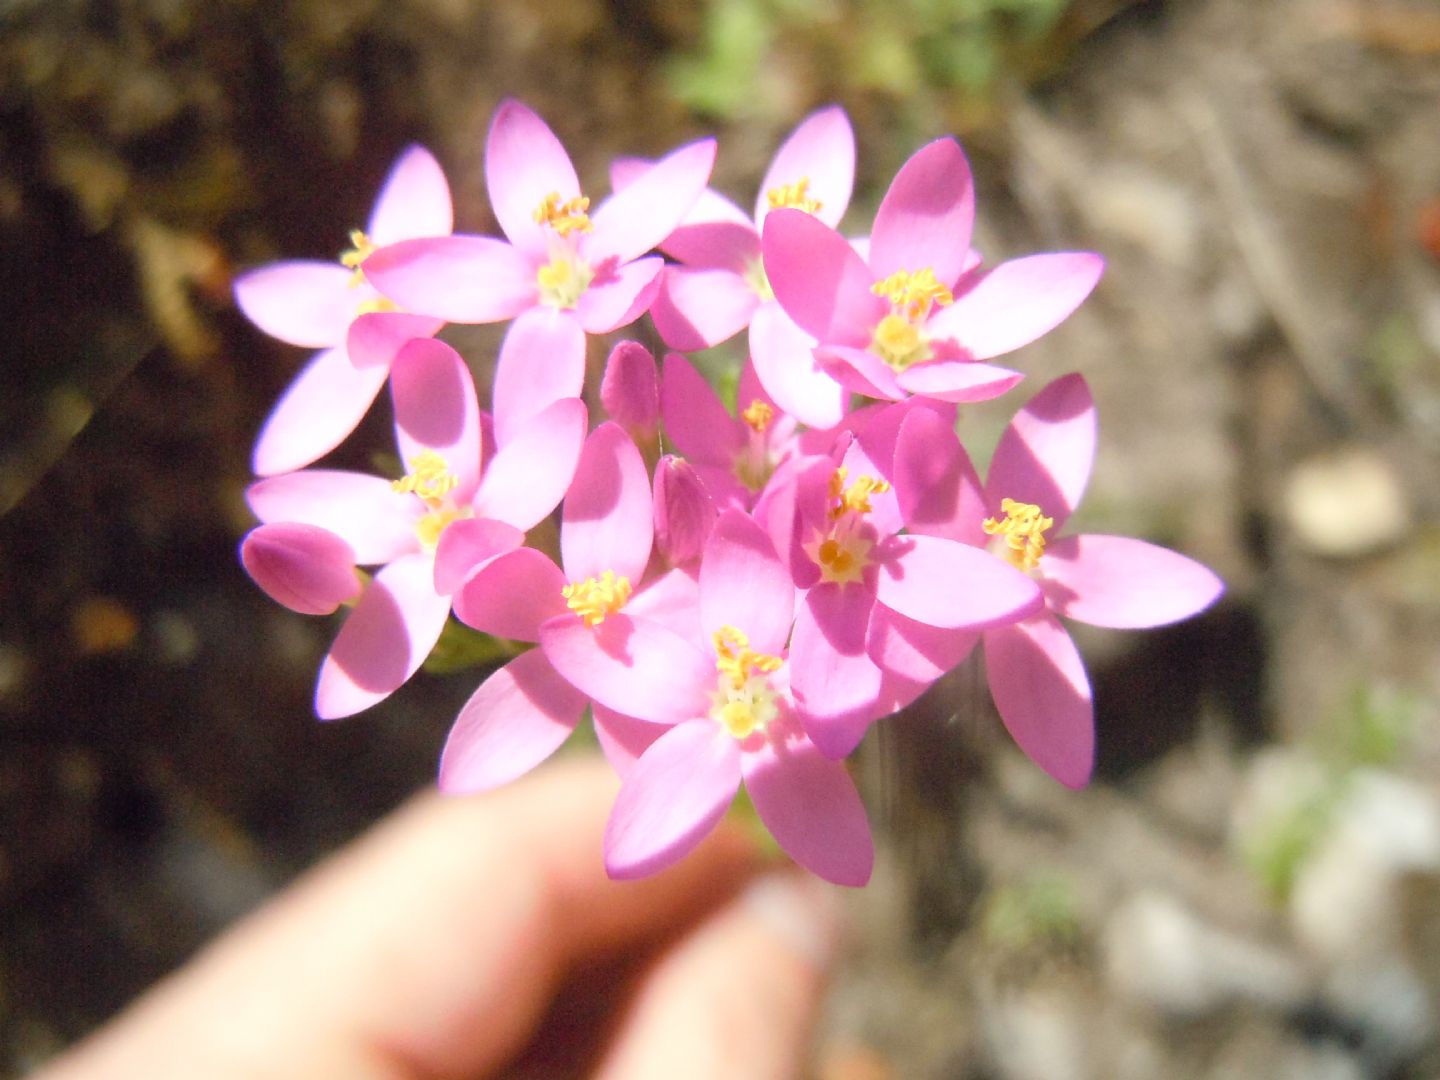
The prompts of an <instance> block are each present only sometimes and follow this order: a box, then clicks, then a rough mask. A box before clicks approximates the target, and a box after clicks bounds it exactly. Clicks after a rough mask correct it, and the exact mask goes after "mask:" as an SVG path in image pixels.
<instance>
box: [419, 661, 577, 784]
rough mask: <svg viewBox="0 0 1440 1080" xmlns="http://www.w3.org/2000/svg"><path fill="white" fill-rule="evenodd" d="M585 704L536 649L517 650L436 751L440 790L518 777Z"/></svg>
mask: <svg viewBox="0 0 1440 1080" xmlns="http://www.w3.org/2000/svg"><path fill="white" fill-rule="evenodd" d="M585 704H586V702H585V696H584V695H583V694H580V693H578V692H577V691H576V690H575V689H574V688H573V687H572V686H570V684H569V683H567V682H566V681H565V680H564V679H562V678H560V676H559V675H557V674H555V670H554V669H553V668H552V667H551V666H550V664H549V662H548V661H546V659H545V654H544V653H542V652H541V651H540V650H539V649H531V650H530V651H529V652H526V653H521V654H520V655H519V656H517V657H516V658H515V659H514V660H511V661H510V662H509V663H508V664H506V665H505V666H504V667H502V668H501V669H500V670H499V671H496V672H494V673H493V674H492V675H491V676H490V677H489V678H488V679H486V680H485V681H484V682H483V683H481V684H480V687H479V689H477V690H476V691H475V693H474V694H472V695H471V696H470V700H469V701H467V702H466V703H465V705H464V707H463V708H462V709H461V710H460V715H459V716H457V717H456V718H455V726H454V727H452V728H451V729H450V735H449V737H448V738H447V739H446V740H445V750H444V752H443V753H442V754H441V755H440V790H441V791H445V792H449V793H450V794H455V795H460V794H466V793H468V792H474V791H488V790H490V789H491V788H495V787H499V786H500V785H501V784H508V783H509V782H510V781H511V780H516V779H519V778H520V777H522V776H524V775H525V774H526V773H527V772H529V771H530V770H531V769H533V768H534V767H535V766H536V765H539V764H540V763H541V762H542V761H544V760H545V759H546V758H548V757H549V756H550V755H551V754H553V753H554V752H555V751H556V750H557V749H559V747H560V744H561V743H563V742H564V741H565V740H566V739H567V738H569V736H570V733H571V732H572V731H574V730H575V725H576V724H577V723H579V721H580V717H581V716H582V715H583V714H584V712H585Z"/></svg>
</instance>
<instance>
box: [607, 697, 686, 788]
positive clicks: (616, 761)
mask: <svg viewBox="0 0 1440 1080" xmlns="http://www.w3.org/2000/svg"><path fill="white" fill-rule="evenodd" d="M590 715H591V716H592V717H593V718H594V720H595V741H596V742H598V743H599V744H600V752H601V753H602V754H604V755H605V760H606V761H608V762H609V763H610V767H611V768H612V769H614V770H615V773H616V775H618V776H619V777H620V778H621V779H622V780H623V779H624V778H625V777H626V776H627V775H628V774H629V772H630V770H631V768H633V767H634V765H635V762H636V761H638V760H639V759H640V755H641V754H643V753H645V751H646V750H648V749H650V747H651V746H652V745H653V744H654V742H655V740H656V739H658V738H660V736H661V735H664V734H665V732H667V731H669V730H670V727H671V725H669V724H651V723H647V722H646V721H644V720H636V719H635V718H634V717H633V716H626V715H624V714H623V713H617V712H616V711H615V710H614V709H607V708H605V706H604V705H596V704H595V703H594V702H591V703H590Z"/></svg>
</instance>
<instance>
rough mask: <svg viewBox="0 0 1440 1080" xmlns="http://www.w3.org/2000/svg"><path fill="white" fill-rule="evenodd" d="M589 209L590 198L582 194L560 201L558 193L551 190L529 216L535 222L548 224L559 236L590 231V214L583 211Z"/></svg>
mask: <svg viewBox="0 0 1440 1080" xmlns="http://www.w3.org/2000/svg"><path fill="white" fill-rule="evenodd" d="M589 209H590V200H589V199H587V198H586V197H585V196H584V195H577V196H575V198H573V199H566V200H565V201H563V202H562V201H561V200H560V193H559V192H558V191H552V192H550V194H549V195H546V196H545V198H544V199H542V200H541V202H540V205H539V206H537V207H536V208H535V212H534V213H533V214H532V215H531V217H533V218H534V219H535V224H537V225H549V226H550V227H551V228H552V229H554V230H555V231H556V232H557V233H559V234H560V235H561V236H569V235H570V234H571V233H572V232H590V230H591V229H592V228H593V226H592V225H591V224H590V215H589V214H587V213H586V212H585V211H587V210H589Z"/></svg>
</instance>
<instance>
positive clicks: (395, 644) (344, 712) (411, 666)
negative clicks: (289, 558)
mask: <svg viewBox="0 0 1440 1080" xmlns="http://www.w3.org/2000/svg"><path fill="white" fill-rule="evenodd" d="M433 582H434V570H433V569H432V567H431V560H430V556H428V555H424V554H415V555H405V556H402V557H401V558H399V559H396V560H395V561H394V562H392V563H390V565H388V566H386V567H385V568H384V569H382V570H381V571H380V572H379V573H378V574H376V575H375V578H374V580H372V581H371V582H370V585H369V587H368V588H367V589H366V590H365V593H364V595H363V596H361V597H360V602H359V603H358V604H356V605H355V610H354V611H352V612H351V613H350V617H349V618H348V619H346V620H345V625H344V626H342V627H341V628H340V633H339V635H338V636H337V637H336V638H335V644H334V645H332V646H331V647H330V652H329V655H327V656H326V657H325V661H324V662H323V663H322V664H321V665H320V678H319V681H318V682H317V684H316V687H315V712H316V714H317V715H318V716H319V717H320V719H322V720H336V719H339V718H340V717H342V716H351V715H353V714H355V713H357V712H360V711H361V710H362V709H368V708H370V706H372V705H375V704H378V703H379V702H381V701H384V700H385V699H386V698H387V697H389V696H390V695H391V694H393V693H394V692H395V691H396V690H398V689H400V687H401V686H402V685H404V683H405V681H406V680H407V679H409V678H410V676H411V675H414V674H415V672H416V671H418V670H419V669H420V665H421V664H422V663H424V661H425V657H426V656H428V655H429V654H430V650H431V649H432V648H434V647H435V642H436V641H438V640H439V638H440V631H441V630H442V629H444V627H445V620H446V618H447V617H448V616H449V614H450V598H449V597H447V596H439V595H437V594H436V592H435V588H434V584H433Z"/></svg>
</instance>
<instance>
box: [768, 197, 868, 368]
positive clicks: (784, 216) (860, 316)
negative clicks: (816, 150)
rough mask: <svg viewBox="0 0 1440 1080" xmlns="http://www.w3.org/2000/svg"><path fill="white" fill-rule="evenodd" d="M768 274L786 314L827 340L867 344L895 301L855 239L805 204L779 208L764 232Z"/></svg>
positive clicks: (830, 342) (808, 331) (825, 341)
mask: <svg viewBox="0 0 1440 1080" xmlns="http://www.w3.org/2000/svg"><path fill="white" fill-rule="evenodd" d="M762 247H763V250H764V253H765V274H766V276H767V277H768V278H769V279H770V287H771V288H772V289H773V290H774V292H775V298H776V299H777V300H778V301H780V306H781V307H783V308H784V309H785V314H787V315H789V316H790V318H792V319H794V320H795V323H796V325H798V326H799V327H800V328H801V329H802V330H804V331H805V332H806V333H808V334H810V335H811V336H812V337H814V338H815V339H816V340H817V341H819V342H820V343H821V344H824V345H849V346H853V347H856V348H865V347H866V346H868V345H869V344H870V338H871V335H872V334H873V333H874V330H875V325H876V324H877V323H878V322H879V321H880V320H881V319H882V318H883V317H884V316H885V313H886V312H887V311H888V310H889V305H888V304H887V303H886V302H885V301H884V300H882V299H881V298H880V297H878V296H876V295H875V294H874V293H872V292H871V291H870V286H871V285H873V284H874V283H875V277H874V275H873V274H871V272H870V268H869V267H868V266H866V265H865V260H863V259H862V258H860V256H859V255H857V254H855V250H854V248H852V247H851V246H850V242H849V241H848V240H846V239H845V238H844V237H843V236H841V235H840V234H839V233H837V232H836V231H835V230H834V229H832V228H830V227H829V226H827V225H825V224H824V223H822V222H820V221H817V220H816V219H815V218H813V217H811V216H810V215H809V214H807V213H805V212H804V211H802V210H775V211H773V212H772V213H770V214H769V215H767V216H766V218H765V231H764V234H763V237H762Z"/></svg>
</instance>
